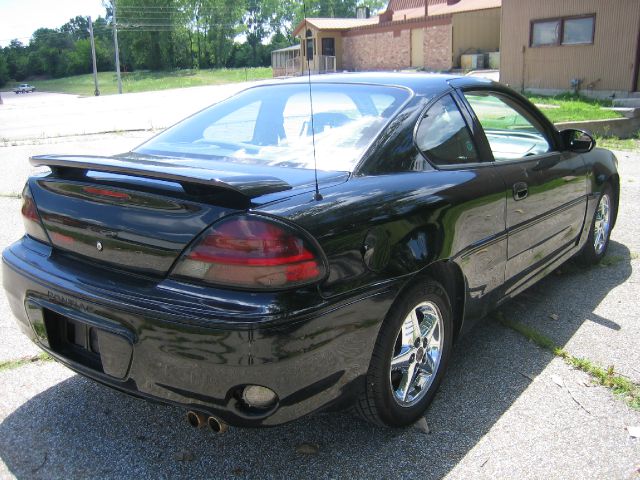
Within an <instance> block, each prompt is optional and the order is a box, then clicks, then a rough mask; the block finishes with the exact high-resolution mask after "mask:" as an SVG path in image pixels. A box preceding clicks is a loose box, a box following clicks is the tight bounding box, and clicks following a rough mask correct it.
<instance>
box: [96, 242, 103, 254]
mask: <svg viewBox="0 0 640 480" xmlns="http://www.w3.org/2000/svg"><path fill="white" fill-rule="evenodd" d="M96 248H97V249H98V251H99V252H101V251H102V249H103V248H104V247H103V246H102V242H98V243H96Z"/></svg>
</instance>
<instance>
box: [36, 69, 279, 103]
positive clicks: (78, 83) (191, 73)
mask: <svg viewBox="0 0 640 480" xmlns="http://www.w3.org/2000/svg"><path fill="white" fill-rule="evenodd" d="M272 75H273V74H272V71H271V68H269V67H258V68H246V69H245V68H235V69H230V68H220V69H211V70H195V69H187V70H173V71H169V72H162V71H160V72H152V71H149V70H139V71H136V72H129V73H123V74H122V90H123V91H124V92H125V93H132V92H146V91H149V90H165V89H167V88H184V87H196V86H201V85H217V84H223V83H237V82H244V81H247V80H260V79H264V78H271V77H272ZM98 83H99V85H100V93H101V94H102V95H109V94H114V93H117V92H118V86H117V80H116V74H115V73H113V72H100V73H98ZM37 87H38V90H40V91H46V92H60V93H72V94H76V95H87V96H90V95H93V89H94V86H93V75H91V74H84V75H76V76H72V77H64V78H54V79H50V80H40V81H38V82H37Z"/></svg>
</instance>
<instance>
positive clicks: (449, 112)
mask: <svg viewBox="0 0 640 480" xmlns="http://www.w3.org/2000/svg"><path fill="white" fill-rule="evenodd" d="M416 144H417V146H418V148H419V149H420V151H421V152H422V153H423V154H424V155H425V156H426V157H427V158H428V159H429V160H430V161H431V162H433V163H434V164H435V165H458V164H461V163H473V162H477V161H478V154H477V152H476V148H475V145H474V143H473V139H472V137H471V133H470V132H469V128H468V127H467V124H466V122H465V121H464V118H463V117H462V114H461V113H460V110H458V106H457V105H456V103H455V102H454V101H453V99H452V98H451V96H450V95H446V96H445V97H442V98H441V99H440V100H438V101H437V102H436V103H434V104H433V106H432V107H431V108H429V110H428V111H427V113H426V115H425V116H424V118H423V119H422V121H421V122H420V125H419V126H418V131H417V132H416Z"/></svg>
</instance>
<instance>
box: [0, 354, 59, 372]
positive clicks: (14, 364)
mask: <svg viewBox="0 0 640 480" xmlns="http://www.w3.org/2000/svg"><path fill="white" fill-rule="evenodd" d="M51 360H53V358H52V357H51V356H49V355H48V354H46V353H44V352H43V353H40V354H38V355H33V356H32V357H24V358H18V359H16V360H6V361H4V362H0V372H5V371H7V370H13V369H14V368H19V367H22V366H24V365H27V364H29V363H36V362H49V361H51Z"/></svg>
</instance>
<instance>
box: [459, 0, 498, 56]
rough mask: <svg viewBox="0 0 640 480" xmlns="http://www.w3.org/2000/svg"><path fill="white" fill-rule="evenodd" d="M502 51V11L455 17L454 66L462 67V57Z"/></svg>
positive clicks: (496, 10) (483, 11)
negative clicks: (480, 51) (468, 54)
mask: <svg viewBox="0 0 640 480" xmlns="http://www.w3.org/2000/svg"><path fill="white" fill-rule="evenodd" d="M499 49H500V9H499V8H492V9H490V10H479V11H476V12H466V13H456V14H454V15H453V65H455V66H458V67H459V66H460V55H462V54H463V53H466V52H467V51H472V53H475V51H476V50H482V51H483V52H497V51H498V50H499Z"/></svg>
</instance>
